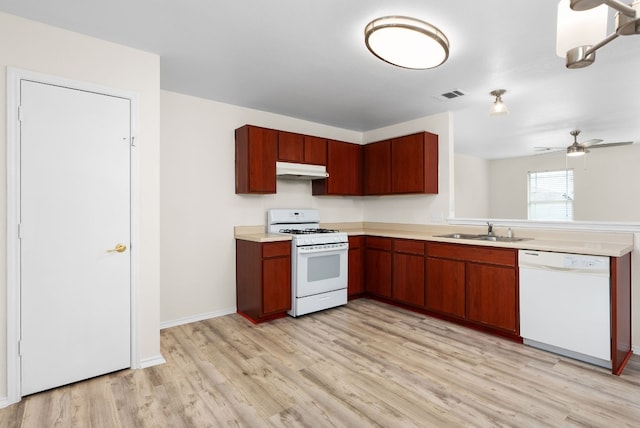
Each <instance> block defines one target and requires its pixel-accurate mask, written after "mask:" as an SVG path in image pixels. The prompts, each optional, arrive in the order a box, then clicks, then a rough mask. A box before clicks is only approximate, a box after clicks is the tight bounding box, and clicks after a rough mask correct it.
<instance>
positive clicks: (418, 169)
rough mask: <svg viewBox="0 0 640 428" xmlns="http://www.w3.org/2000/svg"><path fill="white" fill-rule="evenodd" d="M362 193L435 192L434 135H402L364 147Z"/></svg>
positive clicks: (435, 149) (436, 151)
mask: <svg viewBox="0 0 640 428" xmlns="http://www.w3.org/2000/svg"><path fill="white" fill-rule="evenodd" d="M364 183H365V184H364V194H365V195H384V194H406V193H438V136H437V135H435V134H431V133H429V132H420V133H417V134H412V135H406V136H404V137H398V138H393V139H391V140H385V141H380V142H377V143H371V144H367V145H366V146H364Z"/></svg>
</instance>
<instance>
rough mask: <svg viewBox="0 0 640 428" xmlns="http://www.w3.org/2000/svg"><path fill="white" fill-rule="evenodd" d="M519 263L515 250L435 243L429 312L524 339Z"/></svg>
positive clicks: (431, 255)
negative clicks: (457, 318) (518, 272)
mask: <svg viewBox="0 0 640 428" xmlns="http://www.w3.org/2000/svg"><path fill="white" fill-rule="evenodd" d="M517 258H518V252H517V250H516V249H512V248H495V247H480V246H474V245H465V244H447V243H436V242H430V243H429V244H428V245H427V272H428V274H427V297H426V307H427V309H430V310H433V311H437V312H439V313H442V314H446V315H453V316H456V317H459V318H462V319H464V320H466V321H469V322H471V323H473V324H476V325H479V326H482V327H485V328H487V329H490V330H495V331H500V332H502V333H504V334H506V335H510V336H514V337H515V336H517V335H519V332H520V326H519V320H518V317H519V310H518V308H519V302H518V276H517Z"/></svg>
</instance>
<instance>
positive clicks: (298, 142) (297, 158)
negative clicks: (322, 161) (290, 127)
mask: <svg viewBox="0 0 640 428" xmlns="http://www.w3.org/2000/svg"><path fill="white" fill-rule="evenodd" d="M278 160H279V161H281V162H298V163H302V162H304V136H303V135H302V134H295V133H293V132H285V131H278Z"/></svg>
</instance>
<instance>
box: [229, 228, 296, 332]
mask: <svg viewBox="0 0 640 428" xmlns="http://www.w3.org/2000/svg"><path fill="white" fill-rule="evenodd" d="M236 305H237V307H238V313H239V314H241V315H244V316H245V317H247V318H249V319H250V320H252V321H253V322H261V321H267V320H270V319H273V318H278V317H281V316H285V315H286V314H287V311H288V310H289V309H291V242H290V241H279V242H253V241H244V240H239V239H238V240H236Z"/></svg>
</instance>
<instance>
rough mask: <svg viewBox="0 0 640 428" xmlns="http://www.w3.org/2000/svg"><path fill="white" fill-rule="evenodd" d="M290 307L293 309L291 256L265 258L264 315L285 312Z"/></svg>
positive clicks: (263, 264) (263, 265)
mask: <svg viewBox="0 0 640 428" xmlns="http://www.w3.org/2000/svg"><path fill="white" fill-rule="evenodd" d="M264 245H268V244H264ZM289 309H291V257H289V256H279V257H273V258H268V259H263V260H262V312H263V315H269V314H272V313H277V312H285V311H288V310H289Z"/></svg>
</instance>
